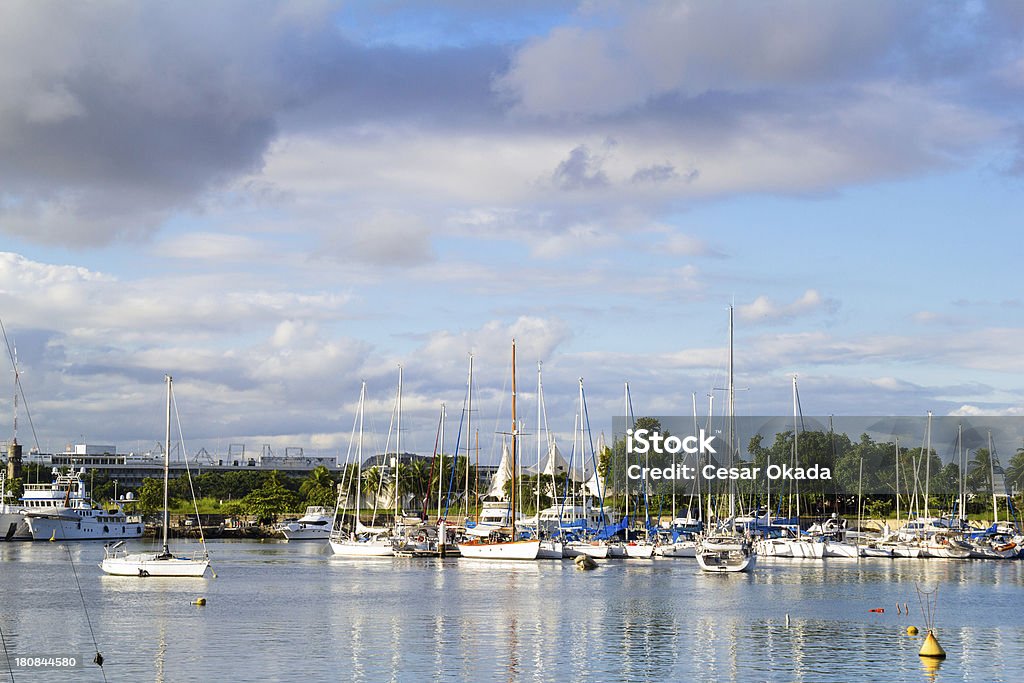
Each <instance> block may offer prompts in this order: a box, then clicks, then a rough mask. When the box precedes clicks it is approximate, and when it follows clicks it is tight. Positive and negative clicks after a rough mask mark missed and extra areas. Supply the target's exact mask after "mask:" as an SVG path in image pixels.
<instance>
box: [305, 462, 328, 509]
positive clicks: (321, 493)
mask: <svg viewBox="0 0 1024 683" xmlns="http://www.w3.org/2000/svg"><path fill="white" fill-rule="evenodd" d="M299 495H300V496H301V497H302V498H304V499H305V501H306V504H307V505H325V506H326V505H331V504H333V503H334V496H335V492H334V479H333V478H332V477H331V472H330V470H328V469H327V468H326V467H324V466H323V465H319V466H318V467H317V468H316V469H314V470H313V471H312V472H310V473H309V476H308V477H306V479H305V480H303V482H302V484H301V485H300V486H299Z"/></svg>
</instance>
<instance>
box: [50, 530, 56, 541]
mask: <svg viewBox="0 0 1024 683" xmlns="http://www.w3.org/2000/svg"><path fill="white" fill-rule="evenodd" d="M50 540H51V541H56V540H57V530H56V529H54V530H53V531H51V532H50Z"/></svg>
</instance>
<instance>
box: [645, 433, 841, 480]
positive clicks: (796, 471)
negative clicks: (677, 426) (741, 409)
mask: <svg viewBox="0 0 1024 683" xmlns="http://www.w3.org/2000/svg"><path fill="white" fill-rule="evenodd" d="M715 440H716V437H715V436H714V435H711V436H708V435H707V434H706V433H705V432H704V430H703V429H701V430H700V432H699V434H698V435H697V436H685V437H682V438H680V437H678V436H667V437H663V436H662V435H661V434H660V433H659V432H656V431H652V430H649V429H637V430H633V429H627V430H626V452H627V453H629V454H632V455H648V454H651V453H654V454H656V455H678V454H680V453H685V454H687V455H697V454H701V455H715V454H717V453H718V451H717V450H716V449H715ZM763 469H764V477H766V478H768V479H772V480H777V479H832V470H831V469H829V468H828V467H821V466H820V465H811V466H809V467H793V466H791V465H786V464H778V465H768V466H767V467H765V468H763ZM761 470H762V468H760V467H753V466H745V467H720V466H718V465H715V464H712V463H709V464H706V465H704V466H703V467H699V466H695V465H689V464H685V463H676V464H674V465H671V466H668V467H644V466H642V465H639V464H632V465H630V466H629V467H627V468H626V476H627V477H629V478H630V479H649V480H655V481H657V480H679V479H685V480H693V479H696V478H697V477H698V476H700V477H701V478H702V479H705V480H711V479H745V480H752V479H760V478H761Z"/></svg>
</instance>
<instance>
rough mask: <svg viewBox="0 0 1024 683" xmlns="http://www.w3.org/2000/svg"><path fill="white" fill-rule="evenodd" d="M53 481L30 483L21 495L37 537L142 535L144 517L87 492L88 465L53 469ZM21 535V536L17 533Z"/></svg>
mask: <svg viewBox="0 0 1024 683" xmlns="http://www.w3.org/2000/svg"><path fill="white" fill-rule="evenodd" d="M53 475H54V479H53V481H52V482H51V483H49V484H26V485H25V492H24V494H23V495H22V498H21V504H22V507H23V508H24V510H25V513H24V515H25V523H26V525H27V527H28V533H29V534H30V535H31V537H32V539H33V540H35V541H50V540H54V541H81V540H109V539H118V538H139V537H140V536H142V532H143V531H144V526H143V523H142V518H141V517H139V516H137V515H126V514H125V513H124V510H122V509H121V508H120V507H115V508H112V509H109V510H105V509H103V508H99V507H97V506H95V505H94V504H93V503H92V501H91V500H90V499H89V497H88V496H86V494H85V482H84V481H83V476H84V475H85V469H84V468H82V469H80V470H72V471H71V472H70V473H66V474H65V473H62V472H61V471H60V470H59V469H57V468H54V469H53ZM15 537H17V536H15Z"/></svg>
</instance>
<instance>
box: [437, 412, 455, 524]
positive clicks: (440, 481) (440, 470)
mask: <svg viewBox="0 0 1024 683" xmlns="http://www.w3.org/2000/svg"><path fill="white" fill-rule="evenodd" d="M447 417H448V416H447V412H446V408H445V404H444V403H442V404H441V447H440V448H438V449H437V521H438V522H440V521H441V497H442V495H443V491H444V423H445V420H446V419H447ZM454 468H455V465H454V463H453V464H452V469H454Z"/></svg>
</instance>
